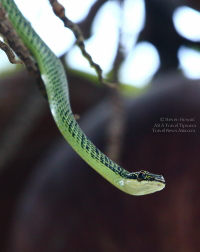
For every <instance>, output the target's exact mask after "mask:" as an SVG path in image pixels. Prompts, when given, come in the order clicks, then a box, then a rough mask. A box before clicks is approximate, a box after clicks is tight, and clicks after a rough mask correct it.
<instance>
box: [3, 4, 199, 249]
mask: <svg viewBox="0 0 200 252" xmlns="http://www.w3.org/2000/svg"><path fill="white" fill-rule="evenodd" d="M105 2H107V1H106V0H97V1H96V2H95V3H94V5H93V6H92V7H91V9H90V11H89V13H88V16H87V17H86V18H85V19H84V20H83V21H81V22H80V23H79V25H80V27H81V29H82V31H83V33H84V36H85V37H86V38H89V37H90V28H91V25H92V22H93V19H94V17H95V15H96V14H97V13H98V11H99V9H100V8H101V6H103V4H104V3H105ZM121 2H122V3H123V0H121ZM145 4H146V5H145V6H146V22H145V27H144V29H143V31H142V32H141V33H140V36H139V38H138V41H148V42H150V43H152V44H153V45H154V46H156V48H157V50H158V52H159V56H160V61H161V65H160V68H159V70H158V71H157V73H156V75H155V76H154V78H153V79H152V81H151V83H149V85H148V87H147V88H145V89H144V90H143V91H142V92H141V94H140V95H138V94H137V96H135V95H134V91H133V90H131V88H130V94H132V93H133V95H130V94H129V96H127V95H124V92H121V91H120V92H117V91H115V90H111V89H109V88H107V87H103V86H100V85H96V84H95V85H94V84H93V81H92V78H91V80H90V79H89V78H84V77H83V76H82V75H81V74H80V73H79V72H78V71H77V72H73V71H70V70H69V69H67V68H66V72H67V76H68V82H69V89H70V99H71V105H72V109H73V112H74V113H75V114H78V115H80V119H79V124H80V125H81V127H82V129H83V130H84V132H85V133H86V134H87V135H88V137H89V138H90V139H91V140H92V142H94V144H95V145H97V146H98V147H99V148H100V149H101V150H102V151H103V152H106V153H107V154H108V155H109V156H111V157H112V158H113V159H114V160H115V161H117V162H119V164H120V165H122V166H123V167H124V168H125V169H127V170H128V171H130V172H132V171H139V170H147V171H151V172H153V173H156V174H162V175H163V176H164V177H165V179H166V183H167V185H166V188H165V189H164V190H163V191H161V192H158V193H155V194H152V195H147V196H142V197H135V196H130V195H126V194H124V193H123V192H121V191H119V190H118V189H116V188H114V187H113V186H112V185H111V184H109V183H108V182H107V181H106V180H105V179H103V178H102V177H101V176H99V175H98V174H97V173H96V172H95V171H93V170H92V169H91V168H90V167H89V166H88V165H87V164H86V163H85V162H84V161H83V160H81V158H80V157H79V156H78V155H77V154H76V153H75V152H74V151H73V150H72V149H71V147H70V146H69V145H68V143H67V142H66V141H65V140H64V139H63V137H62V136H61V134H60V133H59V131H58V129H57V127H56V125H55V123H54V121H53V119H52V116H51V114H50V110H49V107H48V103H47V101H46V100H45V98H43V97H42V95H41V94H40V92H39V90H38V89H37V86H36V84H35V81H34V79H33V78H31V77H29V76H28V74H27V72H26V70H23V71H20V72H17V73H16V74H13V75H10V76H6V77H1V78H0V118H1V119H0V129H1V131H0V169H1V176H0V188H1V189H0V194H1V195H0V216H1V218H0V231H1V235H0V251H11V252H14V251H15V252H18V251H20V252H33V251H37V252H40V251H47V252H50V251H56V252H64V251H70V252H76V251H87V252H88V251H99V252H118V251H124V252H129V251H137V252H143V251H144V252H151V251H152V252H153V251H154V252H175V251H176V252H195V251H198V249H199V246H200V244H199V243H200V242H199V235H200V223H199V212H200V203H199V195H200V194H199V191H200V183H199V177H200V169H199V164H200V155H199V150H200V131H199V125H200V124H199V123H200V99H199V96H200V81H199V80H198V79H197V80H191V79H187V78H186V77H184V75H183V74H182V72H181V71H180V70H179V69H178V66H179V63H178V59H177V51H178V49H179V47H180V46H181V45H187V46H191V47H194V46H195V47H197V48H198V47H199V42H198V41H197V42H194V41H189V40H187V39H186V38H183V37H181V36H180V35H179V34H178V33H177V32H176V30H175V28H174V25H173V22H172V14H173V12H174V10H175V9H176V8H177V7H179V6H180V5H186V6H189V7H191V8H194V9H196V10H198V11H200V1H198V0H183V1H178V0H177V1H166V0H165V1H164V0H163V1H159V0H147V1H146V2H145ZM122 8H123V5H122ZM99 50H101V49H99ZM123 60H124V55H123V54H122V50H120V46H119V50H118V53H117V54H116V58H115V61H114V64H113V73H112V77H111V79H112V80H114V81H116V82H117V81H118V80H117V72H118V69H119V66H120V64H121V63H122V62H123ZM122 91H123V87H122ZM187 120H189V121H187ZM177 123H178V126H177V128H174V127H173V128H172V126H174V125H176V124H177ZM167 124H168V125H167ZM188 125H190V126H188ZM170 126H171V127H170ZM175 127H176V126H175ZM183 127H185V128H183ZM173 129H175V130H176V129H177V132H172V131H171V132H170V131H169V130H173ZM179 129H181V130H182V129H185V130H187V131H188V130H189V131H190V132H183V131H182V132H178V130H179ZM159 130H160V131H159Z"/></svg>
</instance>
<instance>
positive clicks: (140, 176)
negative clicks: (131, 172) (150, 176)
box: [137, 171, 146, 181]
mask: <svg viewBox="0 0 200 252" xmlns="http://www.w3.org/2000/svg"><path fill="white" fill-rule="evenodd" d="M145 179H146V174H145V173H144V171H141V172H140V173H139V174H138V177H137V180H138V181H142V180H145Z"/></svg>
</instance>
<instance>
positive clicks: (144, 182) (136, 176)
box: [124, 170, 166, 195]
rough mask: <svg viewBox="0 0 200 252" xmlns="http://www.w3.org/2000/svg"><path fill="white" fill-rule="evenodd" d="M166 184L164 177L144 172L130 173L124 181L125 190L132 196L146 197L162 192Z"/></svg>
mask: <svg viewBox="0 0 200 252" xmlns="http://www.w3.org/2000/svg"><path fill="white" fill-rule="evenodd" d="M165 184H166V183H165V180H164V178H163V176H162V175H156V174H153V173H150V172H148V171H143V170H142V171H139V172H134V173H130V174H129V175H128V176H127V177H126V178H125V179H124V190H125V192H127V193H129V194H132V195H145V194H150V193H154V192H157V191H160V190H162V189H163V188H164V187H165Z"/></svg>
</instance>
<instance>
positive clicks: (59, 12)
mask: <svg viewBox="0 0 200 252" xmlns="http://www.w3.org/2000/svg"><path fill="white" fill-rule="evenodd" d="M49 2H50V4H51V6H52V8H53V11H54V13H55V15H56V16H57V17H59V18H60V19H61V20H62V21H63V23H64V25H65V27H67V28H69V29H70V30H71V31H72V32H73V33H74V36H75V38H76V44H77V45H78V47H79V48H80V50H81V52H82V54H83V56H84V57H85V58H86V59H87V60H88V61H89V63H90V66H91V67H94V69H95V70H96V73H97V75H98V78H99V81H100V82H101V83H102V84H104V85H106V86H109V87H111V88H117V87H118V86H117V85H116V84H115V83H109V82H107V81H105V80H104V79H103V77H102V72H103V71H102V69H101V67H100V66H99V65H98V64H97V63H95V62H94V61H93V59H92V57H91V56H90V54H89V53H88V52H87V51H86V50H85V44H84V37H83V34H82V31H81V29H80V28H79V26H78V25H77V24H75V23H73V22H72V21H71V20H69V19H68V18H67V17H66V15H65V8H64V7H63V5H61V4H60V3H58V1H57V0H49Z"/></svg>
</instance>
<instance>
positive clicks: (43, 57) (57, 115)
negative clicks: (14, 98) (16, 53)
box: [0, 0, 165, 195]
mask: <svg viewBox="0 0 200 252" xmlns="http://www.w3.org/2000/svg"><path fill="white" fill-rule="evenodd" d="M0 3H2V5H3V7H4V8H5V10H6V12H7V13H8V17H9V19H10V21H11V22H12V24H13V26H14V28H15V30H16V31H17V32H18V34H19V36H20V37H21V39H22V40H23V42H24V43H25V45H26V46H27V47H28V49H29V50H30V51H31V53H32V54H33V56H34V57H35V59H36V61H37V63H38V66H39V69H40V72H41V77H42V79H43V81H44V84H45V88H46V92H47V96H48V102H49V105H50V109H51V113H52V115H53V118H54V120H55V122H56V124H57V126H58V128H59V130H60V132H61V133H62V135H63V136H64V138H65V139H66V140H67V142H68V143H69V144H70V145H71V146H72V147H73V148H74V150H75V151H76V152H77V153H78V154H79V155H80V156H81V157H82V158H83V159H84V160H85V161H86V162H87V163H88V164H89V165H90V166H91V167H92V168H94V169H95V170H96V171H97V172H98V173H99V174H101V175H102V176H103V177H104V178H105V179H107V180H108V181H109V182H111V183H112V184H113V185H114V186H116V187H117V188H119V189H120V190H122V191H124V192H126V193H129V194H132V195H144V194H149V193H152V192H156V191H159V190H162V189H163V188H164V187H165V180H164V178H163V176H161V175H155V174H152V173H149V172H147V171H140V172H132V173H130V172H128V171H126V170H125V169H123V168H122V167H120V166H119V165H117V164H116V163H115V162H113V161H112V160H111V159H109V158H108V157H107V156H106V155H104V154H103V153H102V152H101V151H100V150H99V149H98V148H97V147H96V146H95V145H94V144H93V143H92V142H91V141H90V140H89V139H88V138H87V136H86V135H85V134H84V133H83V131H82V130H81V129H80V127H79V125H78V123H77V122H76V120H75V118H74V116H73V113H72V110H71V107H70V101H69V92H68V85H67V78H66V75H65V71H64V68H63V66H62V64H61V62H60V60H59V59H58V58H57V57H56V55H55V54H54V53H53V52H52V51H51V50H50V49H49V48H48V46H47V45H46V44H45V43H44V41H43V40H42V39H41V38H40V37H39V36H38V34H37V33H36V32H35V31H34V29H33V28H32V27H31V24H30V23H29V22H28V21H27V20H26V19H25V18H24V17H23V15H22V14H21V12H20V10H19V9H18V7H17V6H16V4H15V3H14V1H13V0H0Z"/></svg>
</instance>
